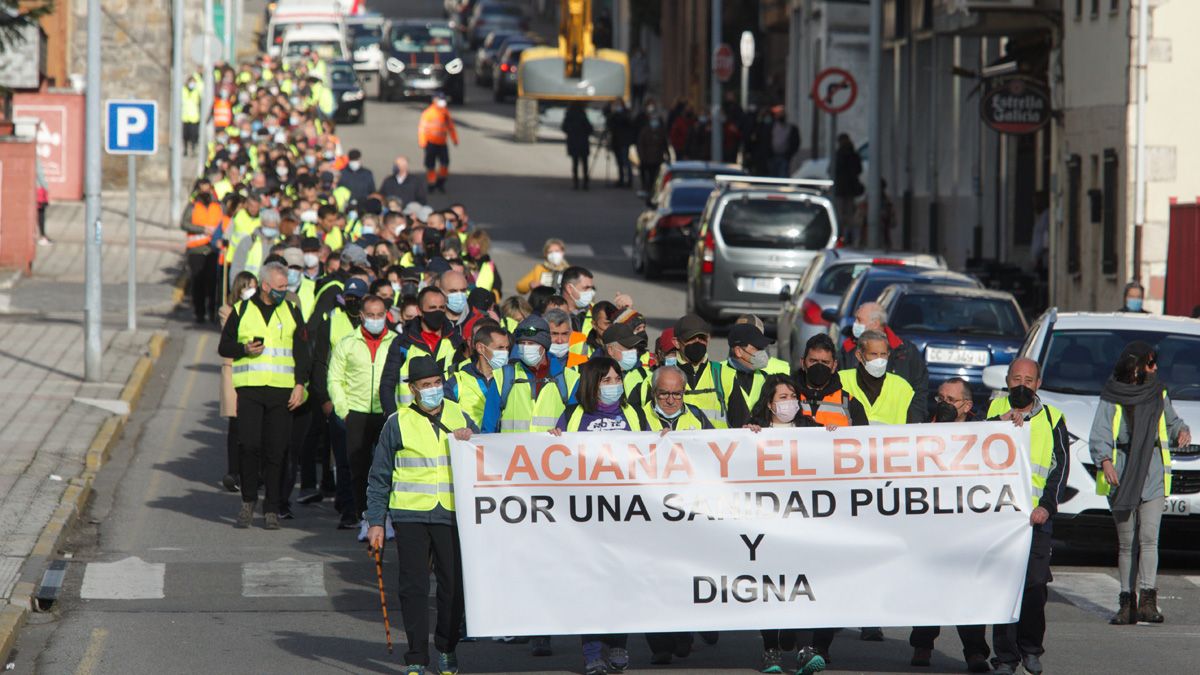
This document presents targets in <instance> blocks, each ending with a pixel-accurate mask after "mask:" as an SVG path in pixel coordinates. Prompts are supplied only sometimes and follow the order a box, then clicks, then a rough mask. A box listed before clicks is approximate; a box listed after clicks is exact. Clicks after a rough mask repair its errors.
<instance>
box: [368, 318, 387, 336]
mask: <svg viewBox="0 0 1200 675" xmlns="http://www.w3.org/2000/svg"><path fill="white" fill-rule="evenodd" d="M386 327H387V318H386V317H382V318H379V319H363V328H366V329H367V332H368V333H370V334H371V335H379V334H380V333H382V332H383V329H384V328H386Z"/></svg>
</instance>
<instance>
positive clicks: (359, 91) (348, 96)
mask: <svg viewBox="0 0 1200 675" xmlns="http://www.w3.org/2000/svg"><path fill="white" fill-rule="evenodd" d="M329 87H330V89H332V90H333V100H334V102H335V103H336V105H337V110H336V111H335V112H334V114H333V119H334V121H336V122H357V123H359V124H363V123H365V122H366V121H367V116H366V113H365V112H364V109H363V99H364V98H366V92H364V91H363V87H362V82H360V81H359V79H358V71H356V70H355V69H354V64H353V63H352V62H350V61H330V62H329Z"/></svg>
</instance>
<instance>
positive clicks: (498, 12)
mask: <svg viewBox="0 0 1200 675" xmlns="http://www.w3.org/2000/svg"><path fill="white" fill-rule="evenodd" d="M504 29H517V30H520V31H527V30H529V17H527V16H526V15H525V10H524V9H523V8H521V7H520V6H519V5H514V4H511V3H508V2H496V1H495V0H480V2H478V3H476V5H475V7H474V9H472V10H471V18H470V20H469V21H468V22H467V39H468V40H469V41H470V45H471V49H475V48H476V47H478V46H479V45H480V44H481V43H482V42H483V39H484V38H485V37H487V34H488V33H490V32H492V31H494V30H504Z"/></svg>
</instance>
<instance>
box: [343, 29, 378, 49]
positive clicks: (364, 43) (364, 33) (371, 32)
mask: <svg viewBox="0 0 1200 675" xmlns="http://www.w3.org/2000/svg"><path fill="white" fill-rule="evenodd" d="M346 30H347V31H349V33H350V43H351V44H353V45H354V49H356V50H358V49H363V48H365V47H370V46H372V45H377V44H379V40H380V39H381V38H382V37H383V31H382V30H381V29H380V28H379V27H378V26H364V25H361V24H360V25H354V24H351V25H349V26H347V27H346Z"/></svg>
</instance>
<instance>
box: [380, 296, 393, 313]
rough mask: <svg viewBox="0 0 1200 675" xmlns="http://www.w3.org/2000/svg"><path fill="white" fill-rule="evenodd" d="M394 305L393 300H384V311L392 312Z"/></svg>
mask: <svg viewBox="0 0 1200 675" xmlns="http://www.w3.org/2000/svg"><path fill="white" fill-rule="evenodd" d="M393 304H395V303H394V301H393V300H392V299H391V298H383V311H385V312H390V311H391V310H392V305H393Z"/></svg>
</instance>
